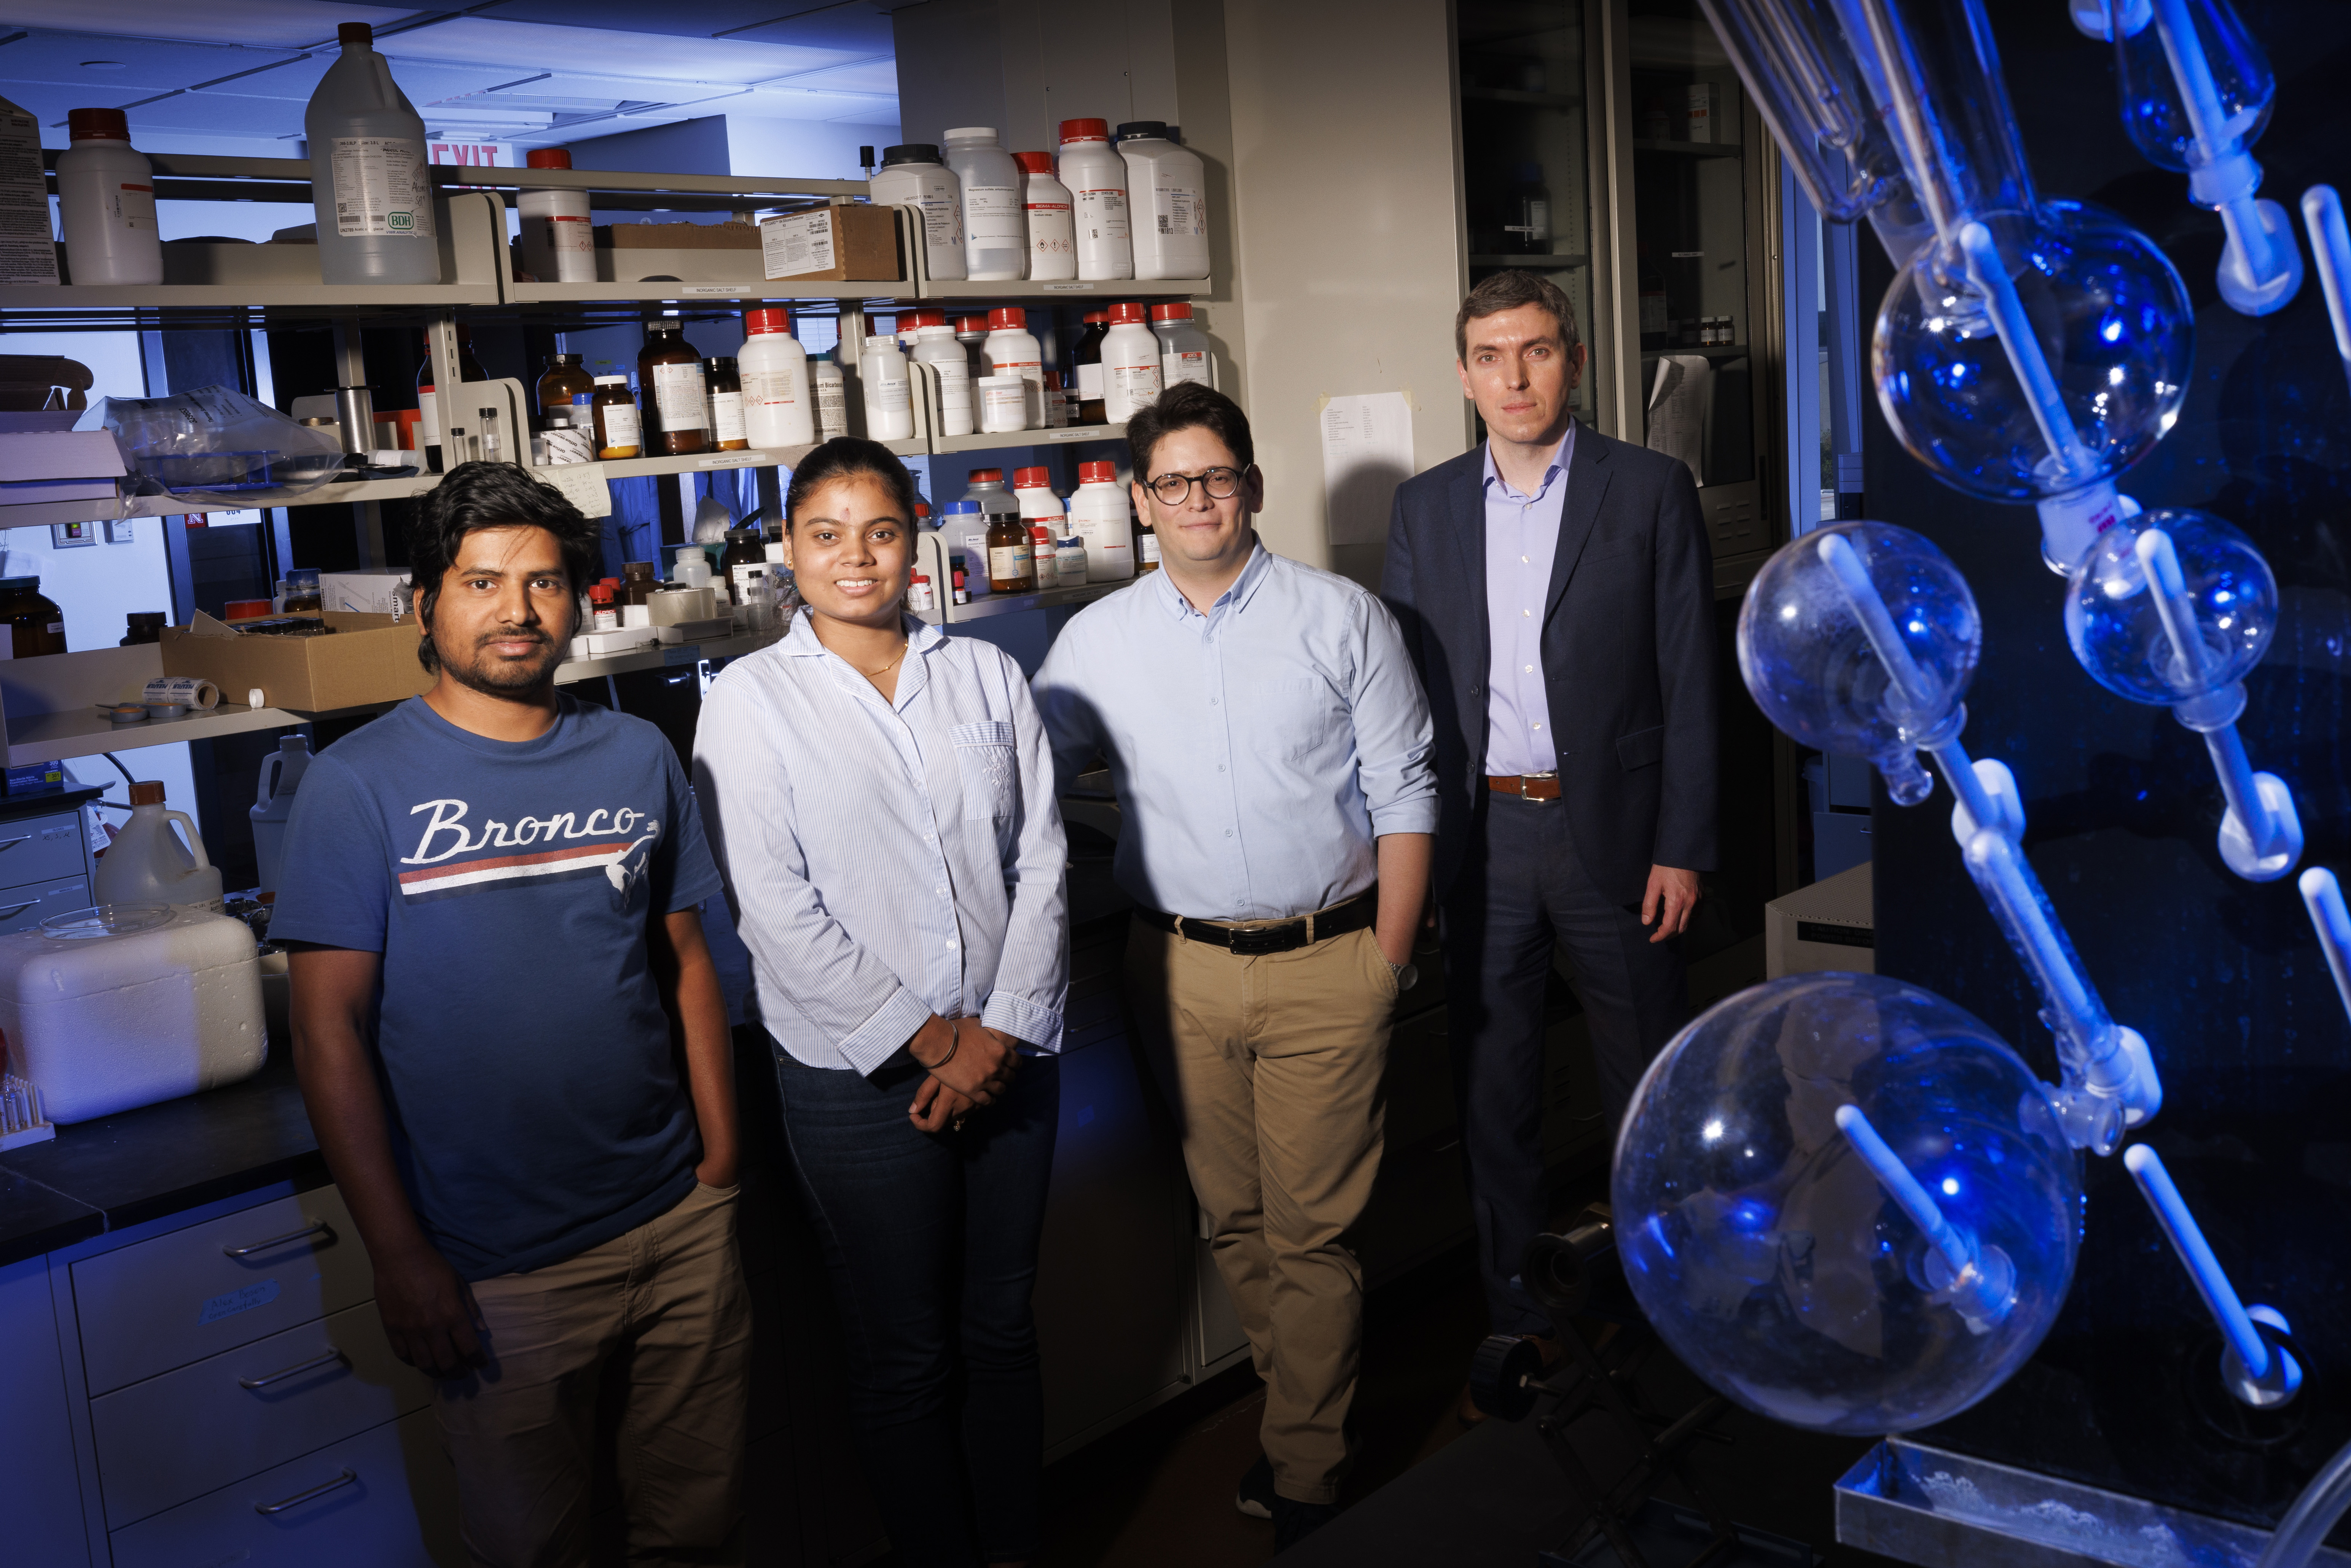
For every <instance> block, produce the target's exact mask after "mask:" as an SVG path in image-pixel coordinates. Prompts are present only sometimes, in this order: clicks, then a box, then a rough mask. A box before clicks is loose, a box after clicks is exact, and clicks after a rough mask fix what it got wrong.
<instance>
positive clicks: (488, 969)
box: [271, 463, 750, 1564]
mask: <svg viewBox="0 0 2351 1568" xmlns="http://www.w3.org/2000/svg"><path fill="white" fill-rule="evenodd" d="M598 551H599V541H598V534H597V528H596V526H595V525H594V524H593V523H590V521H588V519H587V518H585V517H581V516H580V512H579V511H578V510H577V509H576V508H575V507H572V506H571V504H570V503H569V502H568V501H566V500H565V499H564V498H563V497H561V496H560V495H559V494H558V493H557V492H556V491H554V490H553V489H550V488H549V487H548V486H544V485H541V484H539V483H538V482H537V481H536V480H534V479H532V478H531V477H529V476H528V475H527V474H526V473H524V472H523V471H522V470H520V469H517V468H513V467H509V466H507V465H501V464H487V463H470V464H466V465H464V466H462V467H460V468H457V469H456V470H455V471H454V472H453V473H451V474H450V475H449V476H448V477H447V478H446V479H444V480H443V481H442V483H441V485H440V486H439V487H438V488H437V489H435V490H434V491H432V492H431V493H430V494H429V495H427V496H426V497H424V498H423V502H422V503H421V505H420V506H419V507H418V516H417V524H416V528H415V529H414V531H413V534H412V536H411V539H410V545H409V559H410V561H411V563H412V570H413V576H414V579H415V584H416V593H417V617H418V620H419V621H420V622H421V623H422V628H423V640H422V642H421V643H420V644H419V647H418V654H419V656H420V657H421V658H422V659H423V662H424V666H425V668H426V669H428V670H434V671H437V672H438V674H439V681H438V684H436V685H434V688H433V689H432V690H431V691H429V692H427V693H425V694H424V695H423V696H422V697H412V698H410V699H409V700H408V701H407V702H404V703H402V704H401V705H400V706H398V707H396V708H394V709H392V712H390V713H388V714H386V715H384V716H382V717H381V718H379V719H377V720H376V721H375V722H373V723H372V724H370V725H368V726H367V727H365V728H363V729H360V730H358V731H356V732H354V733H352V734H351V735H349V736H347V737H344V738H343V739H341V740H340V741H338V742H336V743H335V744H334V745H333V746H332V747H329V749H328V750H327V751H326V752H324V753H323V754H322V755H321V756H320V757H319V759H318V761H317V762H316V763H314V764H313V765H312V766H311V768H310V771H309V772H308V774H306V775H305V776H304V778H303V780H302V789H301V793H300V795H299V796H298V798H297V804H296V807H295V810H294V816H293V820H292V821H291V823H290V824H289V825H288V827H287V841H286V871H285V874H284V877H283V880H282V881H281V883H280V884H279V891H278V895H277V913H276V915H275V918H274V919H273V920H272V922H271V926H272V930H271V935H272V936H276V937H279V938H282V939H285V940H287V941H288V942H289V943H291V944H294V945H295V949H294V955H293V959H292V966H293V995H294V1060H295V1066H296V1068H297V1069H298V1071H299V1073H300V1076H301V1080H302V1098H303V1101H304V1103H306V1104H307V1105H308V1107H309V1112H310V1122H311V1125H312V1126H313V1127H314V1128H315V1129H316V1131H317V1133H318V1137H319V1147H320V1148H321V1149H322V1150H323V1151H324V1152H325V1154H326V1156H327V1164H328V1166H329V1169H331V1170H332V1171H333V1172H334V1176H335V1180H336V1182H337V1184H338V1185H339V1186H340V1188H341V1190H342V1194H343V1197H344V1200H345V1201H346V1202H347V1203H348V1204H349V1205H350V1211H351V1216H352V1218H354V1219H355V1220H357V1221H358V1223H359V1228H360V1238H361V1239H362V1240H363V1241H365V1243H366V1245H367V1251H368V1257H369V1259H370V1260H371V1262H372V1263H373V1265H374V1269H375V1295H376V1306H377V1310H378V1311H379V1312H381V1314H382V1318H383V1327H384V1332H385V1333H386V1335H387V1336H388V1337H389V1339H390V1341H391V1344H392V1351H393V1353H394V1354H397V1355H398V1356H399V1357H400V1358H401V1359H402V1360H403V1361H405V1362H407V1363H408V1364H411V1365H413V1366H415V1367H417V1368H418V1369H420V1370H421V1371H423V1372H424V1373H425V1374H427V1375H429V1376H432V1377H434V1379H436V1380H438V1385H437V1389H436V1396H435V1400H434V1404H435V1407H436V1409H437V1411H438V1413H439V1416H440V1418H441V1424H442V1428H443V1430H444V1433H445V1434H446V1437H447V1439H448V1443H449V1447H450V1450H451V1457H452V1458H453V1459H454V1460H455V1465H456V1470H457V1484H458V1497H459V1500H460V1511H461V1515H462V1522H463V1530H464V1534H465V1544H466V1548H467V1550H468V1551H469V1552H471V1554H472V1556H473V1559H474V1561H475V1563H486V1564H508V1563H516V1564H519V1563H555V1562H561V1563H584V1562H585V1561H587V1542H588V1515H589V1490H590V1468H591V1456H590V1448H591V1446H592V1445H591V1437H592V1434H593V1431H594V1428H595V1425H596V1422H595V1408H596V1401H597V1396H598V1392H599V1387H600V1385H601V1384H602V1383H604V1382H605V1381H606V1380H607V1376H606V1375H607V1368H608V1366H611V1365H612V1364H614V1363H615V1362H617V1364H618V1366H617V1368H616V1369H615V1370H616V1374H617V1375H619V1376H620V1377H621V1378H622V1381H623V1382H624V1384H625V1387H626V1393H625V1396H624V1400H625V1403H624V1408H623V1410H622V1419H621V1423H620V1427H621V1433H622V1444H623V1448H624V1452H623V1453H622V1456H621V1463H620V1471H621V1475H622V1485H623V1488H624V1490H625V1491H626V1494H627V1495H626V1503H627V1513H628V1521H629V1524H628V1529H629V1548H630V1550H629V1556H630V1560H631V1561H632V1562H653V1561H660V1562H672V1561H692V1562H695V1563H727V1562H739V1561H740V1560H741V1555H740V1553H741V1546H742V1543H741V1517H742V1465H743V1441H744V1427H745V1421H746V1417H747V1395H746V1385H745V1374H746V1372H747V1367H748V1363H749V1360H750V1310H749V1304H748V1300H747V1296H746V1293H745V1291H744V1286H743V1277H742V1269H741V1264H740V1261H739V1260H738V1258H737V1253H736V1249H735V1198H736V1191H737V1189H736V1186H735V1166H736V1128H735V1099H734V1079H733V1070H732V1065H731V1054H730V1048H729V1039H728V1033H727V1025H726V1004H725V1002H724V1000H723V999H722V998H721V994H720V990H719V984H718V977H717V973H716V969H715V968H714V967H712V963H711V958H710V954H709V950H708V949H707V948H706V947H705V946H704V944H703V937H702V927H701V924H700V921H699V919H698V917H697V915H696V914H695V909H696V906H697V905H699V904H701V903H702V901H703V900H704V899H705V898H708V897H710V896H712V895H713V894H716V893H717V892H718V891H719V881H718V873H717V872H716V869H715V868H714V867H713V865H712V864H711V859H710V852H709V851H708V850H707V849H706V848H705V846H704V843H703V836H702V826H701V821H700V819H699V818H698V817H697V816H696V814H695V804H694V796H693V794H692V792H691V791H690V789H688V787H687V784H686V779H685V774H684V770H683V769H682V768H680V767H679V765H678V761H677V758H676V757H675V756H674V754H673V752H672V751H671V749H670V746H669V743H668V741H666V740H665V739H664V738H663V737H662V735H661V732H660V731H659V730H657V729H655V728H654V727H653V726H652V725H650V724H647V723H645V722H643V720H641V719H633V718H627V717H623V716H621V715H619V714H616V713H612V712H610V711H608V710H607V709H604V708H601V707H596V706H590V705H587V704H583V703H580V702H578V701H576V700H574V699H573V698H571V697H569V696H567V695H561V694H559V692H558V691H557V690H556V687H555V681H554V676H555V667H556V665H557V664H559V663H561V662H562V659H563V657H564V652H565V649H566V646H567V645H568V644H569V642H570V640H571V637H572V634H573V632H575V631H576V630H577V623H578V620H579V612H578V609H577V604H578V596H579V594H580V589H581V586H582V585H583V584H584V583H585V582H586V581H587V580H588V578H589V576H590V572H591V571H592V570H594V566H595V564H596V562H597V559H598Z"/></svg>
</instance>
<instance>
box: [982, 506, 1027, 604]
mask: <svg viewBox="0 0 2351 1568" xmlns="http://www.w3.org/2000/svg"><path fill="white" fill-rule="evenodd" d="M987 586H988V588H989V590H990V591H994V592H997V593H1033V592H1034V591H1036V588H1037V554H1036V547H1035V545H1034V543H1033V542H1032V541H1031V540H1030V539H1029V525H1028V524H1027V523H1026V522H1024V521H1023V520H1022V519H1021V518H1020V517H1019V514H1018V513H1015V512H999V513H998V514H997V515H996V519H995V520H994V521H993V522H991V523H989V524H988V526H987Z"/></svg>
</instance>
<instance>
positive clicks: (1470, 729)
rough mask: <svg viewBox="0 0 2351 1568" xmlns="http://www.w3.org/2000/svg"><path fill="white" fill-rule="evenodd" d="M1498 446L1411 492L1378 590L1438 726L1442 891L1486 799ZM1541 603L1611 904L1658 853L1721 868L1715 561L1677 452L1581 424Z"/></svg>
mask: <svg viewBox="0 0 2351 1568" xmlns="http://www.w3.org/2000/svg"><path fill="white" fill-rule="evenodd" d="M1485 465H1486V448H1485V446H1484V444H1479V445H1478V446H1476V447H1474V448H1472V449H1471V450H1470V451H1468V452H1466V453H1464V454H1462V455H1460V456H1458V457H1456V458H1454V459H1452V460H1451V461H1449V462H1447V463H1442V464H1439V465H1437V466H1436V467H1434V468H1432V469H1430V470H1429V471H1428V472H1427V473H1426V474H1422V475H1419V476H1416V477H1415V478H1412V479H1409V480H1407V481H1405V483H1404V484H1402V485H1400V486H1397V487H1396V497H1395V515H1394V518H1393V520H1392V521H1391V522H1390V524H1389V527H1388V555H1387V568H1386V571H1385V573H1384V577H1383V579H1382V582H1381V588H1380V597H1381V598H1382V599H1384V600H1385V601H1387V603H1388V606H1389V607H1390V608H1391V609H1393V610H1394V611H1395V616H1396V620H1397V621H1398V622H1400V623H1401V624H1402V626H1403V628H1404V635H1405V644H1406V646H1408V647H1409V648H1410V649H1411V651H1412V658H1413V662H1414V664H1416V665H1417V666H1418V668H1419V670H1420V680H1421V685H1423V686H1424V687H1425V688H1426V690H1427V693H1428V704H1429V707H1430V709H1431V712H1432V716H1433V717H1434V718H1435V720H1436V727H1437V748H1436V749H1437V755H1436V764H1437V801H1438V817H1437V866H1436V872H1437V891H1438V893H1439V894H1440V895H1442V894H1445V893H1447V892H1448V891H1449V890H1450V889H1451V887H1452V885H1453V883H1454V881H1455V879H1456V878H1457V877H1458V875H1459V873H1460V871H1461V866H1462V863H1463V858H1464V853H1465V852H1466V850H1467V848H1468V844H1469V835H1470V834H1471V833H1472V832H1473V831H1475V830H1476V828H1477V825H1478V817H1479V813H1481V812H1483V811H1484V810H1486V808H1487V800H1488V789H1487V785H1486V779H1485V773H1486V763H1485V758H1486V706H1487V703H1486V676H1487V669H1488V666H1489V653H1488V648H1489V644H1488V640H1487V639H1488V632H1487V623H1486V500H1485V490H1484V476H1485ZM1566 483H1567V497H1566V502H1565V504H1564V505H1563V506H1562V507H1561V509H1560V521H1559V547H1558V549H1557V550H1556V551H1555V552H1554V554H1553V555H1552V573H1551V590H1550V592H1549V594H1548V596H1547V597H1546V598H1545V600H1544V602H1543V625H1542V666H1543V684H1544V688H1545V695H1546V696H1547V697H1548V700H1549V703H1550V706H1551V727H1552V737H1553V739H1554V743H1555V744H1556V745H1557V746H1558V747H1559V776H1560V796H1561V800H1560V805H1561V807H1562V809H1564V810H1565V811H1566V813H1567V822H1568V830H1569V833H1570V835H1571V837H1572V838H1573V842H1574V845H1575V852H1576V855H1577V858H1578V859H1579V860H1581V861H1582V862H1583V867H1584V870H1585V871H1586V872H1587V873H1589V874H1590V876H1591V877H1592V879H1593V882H1595V883H1598V885H1599V887H1600V890H1601V892H1602V893H1603V894H1604V895H1605V896H1606V897H1607V898H1608V899H1609V900H1610V901H1611V902H1613V903H1617V904H1633V903H1635V902H1637V901H1638V900H1639V899H1640V897H1641V895H1642V893H1643V890H1644V889H1645V888H1646V886H1647V883H1648V876H1649V867H1650V866H1651V865H1652V864H1656V865H1669V866H1679V867H1681V868H1683V869H1685V870H1688V871H1712V870H1714V869H1715V864H1716V860H1715V854H1716V845H1715V791H1716V781H1715V744H1716V743H1715V655H1714V560H1713V552H1712V550H1711V549H1708V543H1707V533H1706V522H1705V519H1704V517H1703V516H1702V515H1701V514H1700V512H1699V510H1698V486H1696V485H1695V484H1694V483H1692V481H1691V479H1690V472H1689V469H1688V468H1687V466H1685V465H1683V464H1682V463H1680V462H1679V461H1678V460H1677V459H1675V458H1671V457H1667V456H1665V455H1662V454H1659V453H1655V452H1651V451H1649V450H1648V449H1647V448H1646V447H1641V446H1634V445H1631V444H1627V443H1625V442H1622V441H1615V440H1612V439H1611V438H1609V437H1608V436H1605V435H1603V434H1600V433H1599V432H1598V431H1596V430H1593V429H1592V428H1591V427H1590V426H1588V425H1585V426H1582V427H1580V428H1578V430H1577V431H1576V433H1575V454H1574V456H1573V460H1572V461H1571V462H1570V464H1569V466H1568V472H1567V478H1566Z"/></svg>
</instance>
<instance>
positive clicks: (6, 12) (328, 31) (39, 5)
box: [0, 0, 417, 80]
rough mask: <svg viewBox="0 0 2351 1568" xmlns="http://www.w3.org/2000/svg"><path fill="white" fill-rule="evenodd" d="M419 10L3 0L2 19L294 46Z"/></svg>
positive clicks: (312, 1)
mask: <svg viewBox="0 0 2351 1568" xmlns="http://www.w3.org/2000/svg"><path fill="white" fill-rule="evenodd" d="M416 14H417V11H416V8H415V7H413V6H407V5H402V6H386V5H337V4H333V3H332V0H235V4H234V5H212V6H205V5H189V4H187V3H186V0H0V22H5V23H13V24H15V25H16V26H19V27H54V28H57V29H58V30H60V31H66V32H82V33H106V34H114V35H120V36H123V37H148V38H184V39H189V40H192V41H194V42H199V43H214V44H250V45H255V46H257V47H277V48H293V49H306V48H308V47H311V46H312V45H314V44H320V43H325V44H332V43H333V42H334V38H335V27H336V26H337V24H339V23H342V22H370V23H373V24H374V25H376V26H385V25H387V24H389V23H392V22H396V21H398V20H400V19H401V18H402V17H403V16H415V15H416ZM191 79H192V80H201V79H202V78H191Z"/></svg>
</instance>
